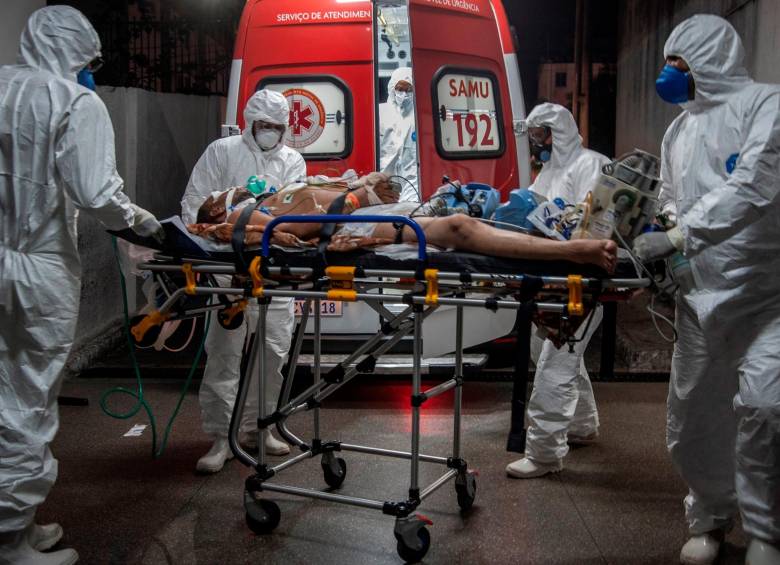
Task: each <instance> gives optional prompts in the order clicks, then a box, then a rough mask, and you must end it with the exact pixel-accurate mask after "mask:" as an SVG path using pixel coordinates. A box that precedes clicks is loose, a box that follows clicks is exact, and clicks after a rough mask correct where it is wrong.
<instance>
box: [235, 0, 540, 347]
mask: <svg viewBox="0 0 780 565" xmlns="http://www.w3.org/2000/svg"><path fill="white" fill-rule="evenodd" d="M399 66H406V67H411V68H412V76H413V78H414V102H415V110H414V111H415V119H416V133H415V134H414V137H413V139H416V143H417V154H418V162H419V171H418V172H419V174H418V178H419V191H420V193H421V196H422V197H423V198H425V197H427V196H429V195H430V194H432V193H433V192H434V191H435V190H436V189H437V188H438V187H439V186H440V185H441V184H442V176H444V175H447V176H448V177H449V178H451V179H458V180H460V181H462V182H472V181H473V182H480V183H486V184H489V185H491V186H493V187H495V188H497V189H498V190H499V191H500V192H501V193H502V195H503V197H504V198H506V197H507V194H508V191H510V190H512V189H513V188H517V187H520V186H528V185H529V184H530V175H529V172H530V168H529V156H528V143H527V140H526V139H525V131H524V127H523V126H524V122H523V120H524V119H525V105H524V101H523V95H522V88H521V82H520V75H519V71H518V66H517V55H516V53H515V49H514V42H513V36H512V32H511V29H510V26H509V22H508V20H507V17H506V13H505V11H504V9H503V6H502V5H501V1H500V0H294V1H291V0H249V1H248V2H247V4H246V6H245V8H244V12H243V15H242V18H241V22H240V24H239V30H238V37H237V39H236V46H235V53H234V58H233V62H232V69H231V77H230V88H229V93H228V101H227V111H226V120H225V125H224V126H223V131H222V133H223V135H231V134H236V133H238V132H239V131H240V129H241V128H243V127H244V124H243V120H242V112H241V109H242V108H243V107H244V104H245V103H246V100H247V99H248V98H249V97H250V96H251V95H252V94H253V93H254V92H255V91H256V90H258V89H260V88H270V89H274V90H278V91H279V92H282V93H283V94H285V96H286V97H287V99H288V101H289V104H290V123H289V127H288V130H287V133H286V137H285V143H286V144H287V145H289V146H290V147H294V148H295V149H297V150H298V151H299V152H300V153H301V154H302V155H303V156H304V158H305V159H306V161H307V168H308V173H309V174H318V173H325V174H330V175H333V174H339V173H341V172H343V171H345V170H347V169H350V168H351V169H354V170H356V171H357V172H358V173H359V174H363V173H366V172H369V171H374V170H379V151H378V147H379V140H378V131H379V123H378V121H379V104H381V103H383V102H385V101H386V100H387V81H388V79H389V76H390V74H391V73H392V71H393V70H394V69H395V68H397V67H399ZM322 308H323V314H324V315H325V316H327V318H326V319H324V321H323V322H324V323H323V331H324V333H325V334H326V336H327V337H328V338H329V341H331V342H332V341H333V340H336V341H338V338H339V337H342V338H343V339H344V341H345V345H346V343H348V342H351V341H352V338H353V337H354V334H367V333H374V332H375V331H376V330H377V329H378V326H379V319H378V316H377V314H376V313H375V312H373V310H371V309H370V308H368V307H366V305H365V304H359V303H348V304H342V303H328V302H325V303H323V305H322Z"/></svg>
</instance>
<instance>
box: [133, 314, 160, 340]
mask: <svg viewBox="0 0 780 565" xmlns="http://www.w3.org/2000/svg"><path fill="white" fill-rule="evenodd" d="M144 318H146V316H145V315H144V314H139V315H138V316H133V317H132V318H130V329H133V328H134V327H135V326H137V325H138V324H139V323H141V321H142V320H143V319H144ZM161 331H162V324H160V325H158V326H152V327H150V328H149V329H148V330H146V333H145V334H144V337H143V339H141V340H140V341H139V340H138V339H136V337H135V336H134V335H133V333H132V332H130V336H131V337H132V338H133V342H134V343H135V344H136V345H137V346H138V347H151V346H152V345H154V343H155V342H156V341H157V338H158V337H160V332H161Z"/></svg>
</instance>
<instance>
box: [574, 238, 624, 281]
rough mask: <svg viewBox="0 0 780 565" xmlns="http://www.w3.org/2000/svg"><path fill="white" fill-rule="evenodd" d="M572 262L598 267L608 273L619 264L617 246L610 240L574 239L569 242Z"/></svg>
mask: <svg viewBox="0 0 780 565" xmlns="http://www.w3.org/2000/svg"><path fill="white" fill-rule="evenodd" d="M569 249H570V251H571V260H572V261H574V262H575V263H589V264H592V265H598V266H599V267H601V268H602V269H604V270H605V271H607V272H608V273H611V272H613V271H614V270H615V265H616V264H617V244H616V243H615V242H614V241H612V240H609V239H574V240H572V241H569Z"/></svg>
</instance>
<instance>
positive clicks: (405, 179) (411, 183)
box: [387, 175, 422, 200]
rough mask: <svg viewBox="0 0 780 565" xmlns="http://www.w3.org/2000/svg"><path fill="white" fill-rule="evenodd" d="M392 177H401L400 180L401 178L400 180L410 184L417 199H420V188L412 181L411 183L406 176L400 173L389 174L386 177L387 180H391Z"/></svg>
mask: <svg viewBox="0 0 780 565" xmlns="http://www.w3.org/2000/svg"><path fill="white" fill-rule="evenodd" d="M393 179H401V180H402V181H404V182H405V183H406V184H408V185H409V186H411V187H412V188H413V189H414V192H415V193H416V194H417V200H422V194H421V193H420V189H419V188H417V187H416V186H414V183H413V182H412V181H410V180H409V179H408V178H406V177H403V176H401V175H391V176H389V177H388V179H387V180H393ZM402 190H403V189H402Z"/></svg>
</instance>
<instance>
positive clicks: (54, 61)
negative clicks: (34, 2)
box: [17, 6, 100, 81]
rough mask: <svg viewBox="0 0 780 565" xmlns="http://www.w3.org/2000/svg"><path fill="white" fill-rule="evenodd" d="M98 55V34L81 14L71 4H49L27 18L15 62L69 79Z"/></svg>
mask: <svg viewBox="0 0 780 565" xmlns="http://www.w3.org/2000/svg"><path fill="white" fill-rule="evenodd" d="M98 55H100V38H98V34H97V32H96V31H95V28H94V27H92V24H90V23H89V20H87V18H86V17H84V14H82V13H81V12H79V11H78V10H76V9H75V8H71V7H70V6H48V7H46V8H41V9H40V10H36V11H35V12H33V14H32V15H31V16H30V18H29V19H28V20H27V25H26V26H25V28H24V30H23V31H22V37H21V40H20V43H19V54H18V56H17V62H18V63H19V64H22V65H29V66H30V67H33V68H36V69H40V70H43V71H49V72H51V73H54V74H56V75H58V76H61V77H63V78H66V79H69V80H73V81H75V80H76V75H77V74H78V73H79V71H81V70H82V69H83V68H84V67H86V66H87V64H88V63H89V62H90V61H92V60H93V59H94V58H95V57H97V56H98Z"/></svg>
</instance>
